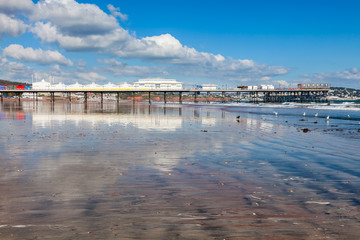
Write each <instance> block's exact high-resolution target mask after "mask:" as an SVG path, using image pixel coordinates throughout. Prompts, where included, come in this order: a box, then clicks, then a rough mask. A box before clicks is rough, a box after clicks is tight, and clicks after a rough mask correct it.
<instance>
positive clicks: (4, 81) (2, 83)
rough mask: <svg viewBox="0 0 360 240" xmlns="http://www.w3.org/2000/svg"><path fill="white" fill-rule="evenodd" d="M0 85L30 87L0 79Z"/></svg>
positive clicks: (22, 83) (27, 84)
mask: <svg viewBox="0 0 360 240" xmlns="http://www.w3.org/2000/svg"><path fill="white" fill-rule="evenodd" d="M0 85H24V86H31V84H29V83H24V82H13V81H7V80H2V79H0Z"/></svg>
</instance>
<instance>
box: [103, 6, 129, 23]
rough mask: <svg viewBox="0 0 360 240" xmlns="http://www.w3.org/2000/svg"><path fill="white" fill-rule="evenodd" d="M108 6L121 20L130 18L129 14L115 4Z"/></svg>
mask: <svg viewBox="0 0 360 240" xmlns="http://www.w3.org/2000/svg"><path fill="white" fill-rule="evenodd" d="M107 8H108V9H109V11H110V12H111V14H112V15H113V16H115V17H119V18H120V19H121V20H123V21H126V20H128V16H127V15H126V14H123V13H121V12H120V8H115V7H114V6H113V5H111V4H108V5H107Z"/></svg>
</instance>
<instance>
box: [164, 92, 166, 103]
mask: <svg viewBox="0 0 360 240" xmlns="http://www.w3.org/2000/svg"><path fill="white" fill-rule="evenodd" d="M164 104H166V92H164Z"/></svg>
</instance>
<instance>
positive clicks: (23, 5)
mask: <svg viewBox="0 0 360 240" xmlns="http://www.w3.org/2000/svg"><path fill="white" fill-rule="evenodd" d="M33 8H34V3H33V2H32V1H31V0H0V12H4V13H7V14H13V13H16V12H18V11H25V12H31V11H32V10H33Z"/></svg>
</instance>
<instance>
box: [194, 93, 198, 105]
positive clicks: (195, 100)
mask: <svg viewBox="0 0 360 240" xmlns="http://www.w3.org/2000/svg"><path fill="white" fill-rule="evenodd" d="M197 95H198V92H195V99H194V102H195V103H197V102H198V100H197Z"/></svg>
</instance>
